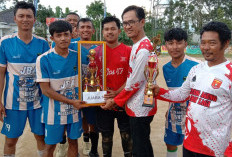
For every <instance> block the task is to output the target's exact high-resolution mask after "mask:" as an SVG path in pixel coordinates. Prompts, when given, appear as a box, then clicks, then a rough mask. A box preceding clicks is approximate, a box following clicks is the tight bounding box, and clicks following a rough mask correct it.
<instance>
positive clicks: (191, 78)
mask: <svg viewBox="0 0 232 157" xmlns="http://www.w3.org/2000/svg"><path fill="white" fill-rule="evenodd" d="M200 35H201V43H200V49H201V51H202V54H203V56H204V58H205V60H206V61H205V62H203V63H201V64H198V65H196V66H194V67H193V68H192V69H191V70H190V72H189V74H188V76H187V78H186V81H185V82H184V83H183V85H182V86H181V87H180V88H178V89H176V90H172V91H167V90H164V89H162V88H159V87H158V86H156V85H153V88H154V92H155V93H156V94H157V93H158V94H159V98H160V99H164V100H168V101H175V102H176V101H184V100H186V99H188V98H189V106H188V109H187V115H186V133H185V139H184V148H183V156H184V157H192V156H194V157H208V156H223V154H224V152H225V150H226V147H227V146H228V145H229V141H230V136H231V124H232V112H231V110H232V89H231V87H232V63H231V62H229V61H228V60H227V59H226V58H225V56H224V53H225V50H226V49H227V48H228V46H229V43H230V40H231V30H230V29H229V28H228V26H227V25H226V24H224V23H221V22H210V23H208V24H206V25H205V26H204V27H203V29H202V31H201V34H200Z"/></svg>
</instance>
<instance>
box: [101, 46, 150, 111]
mask: <svg viewBox="0 0 232 157" xmlns="http://www.w3.org/2000/svg"><path fill="white" fill-rule="evenodd" d="M148 56H149V51H148V50H146V49H141V50H139V51H138V53H137V56H136V60H135V62H136V63H135V66H134V67H133V69H132V73H131V74H130V76H129V78H127V81H126V86H125V88H124V89H123V90H122V91H121V92H120V93H119V94H118V95H117V96H116V97H115V98H114V99H112V100H111V99H109V100H107V101H106V105H105V106H101V107H102V108H103V109H111V108H112V107H114V103H116V104H117V105H118V106H120V107H123V106H124V104H125V103H126V102H127V101H128V100H129V99H130V98H131V97H132V96H133V95H134V94H135V93H136V92H137V91H138V90H139V89H140V88H141V84H142V83H143V82H144V81H145V76H144V68H145V65H146V64H147V60H148Z"/></svg>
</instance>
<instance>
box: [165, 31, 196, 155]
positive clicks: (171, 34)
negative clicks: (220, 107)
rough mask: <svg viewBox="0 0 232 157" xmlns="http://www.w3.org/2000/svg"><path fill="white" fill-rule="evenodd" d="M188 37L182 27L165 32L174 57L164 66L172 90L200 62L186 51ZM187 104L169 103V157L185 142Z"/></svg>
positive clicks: (167, 82) (166, 128)
mask: <svg viewBox="0 0 232 157" xmlns="http://www.w3.org/2000/svg"><path fill="white" fill-rule="evenodd" d="M187 38H188V37H187V33H186V32H185V31H184V30H183V29H181V28H173V29H170V30H168V31H166V32H165V34H164V41H165V46H166V48H167V50H168V53H169V55H170V56H171V57H172V60H171V61H170V62H168V63H167V64H165V65H164V66H163V74H164V78H165V81H166V84H167V86H168V88H169V89H170V90H172V89H175V88H177V87H180V86H181V85H182V83H183V82H184V81H185V79H186V77H187V75H188V73H189V71H190V69H191V68H192V67H193V66H195V65H196V64H198V62H196V60H195V59H193V58H191V57H188V56H186V55H185V53H184V50H185V48H186V46H187ZM187 106H188V101H187V102H184V103H170V104H169V108H168V111H167V115H166V123H165V135H164V142H165V143H166V146H167V157H177V146H178V145H181V144H182V143H183V140H184V132H185V117H186V116H185V115H186V110H187Z"/></svg>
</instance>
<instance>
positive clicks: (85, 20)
mask: <svg viewBox="0 0 232 157" xmlns="http://www.w3.org/2000/svg"><path fill="white" fill-rule="evenodd" d="M80 22H83V23H85V22H91V24H92V26H93V29H94V25H93V22H92V20H91V19H90V18H81V19H80V20H79V21H78V23H77V28H79V24H80Z"/></svg>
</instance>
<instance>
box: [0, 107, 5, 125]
mask: <svg viewBox="0 0 232 157" xmlns="http://www.w3.org/2000/svg"><path fill="white" fill-rule="evenodd" d="M3 117H6V112H5V108H4V106H3V104H2V103H1V102H0V121H1V122H3Z"/></svg>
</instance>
